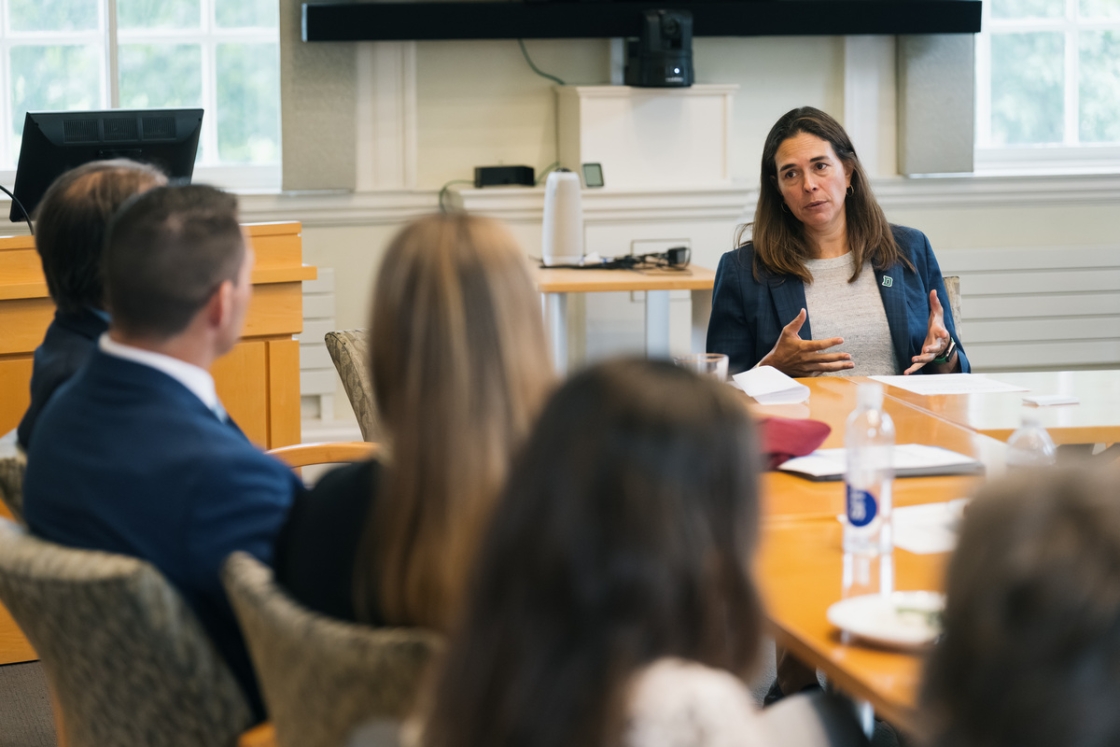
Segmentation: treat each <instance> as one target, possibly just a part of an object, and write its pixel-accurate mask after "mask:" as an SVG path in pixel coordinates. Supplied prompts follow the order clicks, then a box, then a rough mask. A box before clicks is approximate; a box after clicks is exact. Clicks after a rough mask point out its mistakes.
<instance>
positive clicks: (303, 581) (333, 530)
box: [275, 461, 384, 625]
mask: <svg viewBox="0 0 1120 747" xmlns="http://www.w3.org/2000/svg"><path fill="white" fill-rule="evenodd" d="M380 479H381V465H380V464H378V463H377V462H376V461H365V462H355V463H354V464H348V465H346V466H345V467H338V468H337V469H334V470H332V471H330V472H328V473H327V474H325V475H323V477H322V478H321V479H320V480H319V482H318V484H316V485H315V487H314V489H313V490H311V491H310V492H308V493H305V494H304V495H301V496H299V497H297V498H296V500H295V503H294V504H293V505H292V511H291V513H290V514H289V515H288V520H287V522H285V524H284V528H283V529H282V530H281V531H280V535H279V536H278V537H277V538H276V552H275V570H276V580H277V581H278V582H279V583H280V585H281V586H283V587H284V588H285V589H287V591H288V592H289V593H290V594H291V595H292V597H293V598H294V599H295V600H296V601H298V602H300V603H301V604H302V605H304V606H305V607H308V608H310V609H312V610H315V611H316V612H320V613H322V614H324V615H329V616H330V617H334V618H338V619H340V620H351V621H355V620H357V615H356V613H355V611H354V599H353V588H354V564H355V560H356V558H357V555H358V548H359V546H360V545H361V540H362V536H363V534H364V532H365V527H366V521H367V516H368V514H369V512H370V511H372V510H373V504H374V501H375V493H376V490H377V487H378V485H379V484H380ZM362 622H366V623H370V624H374V625H379V624H383V622H384V620H382V619H381V616H380V615H376V616H375V617H374V619H372V620H363V621H362Z"/></svg>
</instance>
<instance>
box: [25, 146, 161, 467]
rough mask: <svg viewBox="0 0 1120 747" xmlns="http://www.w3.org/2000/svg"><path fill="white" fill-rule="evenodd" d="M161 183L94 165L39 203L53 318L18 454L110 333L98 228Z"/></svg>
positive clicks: (124, 164) (142, 171)
mask: <svg viewBox="0 0 1120 747" xmlns="http://www.w3.org/2000/svg"><path fill="white" fill-rule="evenodd" d="M166 183H167V177H165V176H164V175H163V173H162V172H161V171H160V170H159V169H157V168H155V167H154V166H149V165H147V164H141V163H136V162H135V161H128V160H125V159H117V160H113V161H94V162H92V163H87V164H85V165H83V166H79V167H78V168H76V169H71V170H70V171H67V172H66V173H65V174H63V175H62V176H60V177H58V179H56V180H55V181H54V183H53V184H51V186H50V188H49V189H47V191H46V193H45V194H44V195H43V199H42V200H41V201H40V202H39V208H38V211H37V214H36V222H35V225H36V228H38V231H37V232H36V233H35V249H36V250H37V251H38V252H39V259H40V261H41V262H42V264H43V275H44V276H45V277H46V279H47V289H48V290H49V291H50V293H51V299H53V300H54V304H55V313H54V321H52V322H51V325H50V326H49V327H47V334H46V336H45V337H44V338H43V344H42V345H40V346H39V347H38V348H36V349H35V362H34V366H33V367H32V369H31V404H30V405H29V406H28V408H27V412H25V413H24V415H23V418H22V419H21V420H20V421H19V427H18V428H17V429H16V440H17V443H19V445H20V447H21V448H23V449H24V450H25V451H26V450H27V447H28V446H29V445H30V443H31V434H32V433H33V432H34V430H35V423H36V422H37V421H38V419H39V413H40V412H42V411H43V407H44V406H45V405H46V404H47V401H48V400H49V399H50V398H51V397H52V396H53V395H54V393H55V390H57V389H58V387H59V386H61V385H62V384H63V383H64V382H66V381H67V380H68V379H69V378H70V377H71V376H73V375H74V374H75V373H76V372H77V371H78V369H79V368H81V367H82V365H83V364H84V363H85V362H86V360H88V359H89V356H90V354H91V353H92V352H93V350H94V348H95V347H97V338H98V337H100V336H101V334H102V333H103V332H104V331H105V330H107V329H108V328H109V314H108V313H106V312H105V310H104V305H105V299H104V291H103V289H102V282H101V246H102V244H104V243H105V226H106V225H107V224H108V223H109V219H110V218H111V217H112V216H113V213H115V212H117V209H118V208H120V206H121V205H122V204H123V203H124V201H125V200H127V199H128V198H129V197H132V196H133V195H135V194H137V193H139V192H144V191H147V190H149V189H151V188H152V187H158V186H161V185H163V184H166Z"/></svg>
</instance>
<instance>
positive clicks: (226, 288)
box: [206, 280, 233, 329]
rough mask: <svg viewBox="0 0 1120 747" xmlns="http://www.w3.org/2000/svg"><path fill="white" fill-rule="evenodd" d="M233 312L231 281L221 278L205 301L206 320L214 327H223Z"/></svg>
mask: <svg viewBox="0 0 1120 747" xmlns="http://www.w3.org/2000/svg"><path fill="white" fill-rule="evenodd" d="M232 313H233V282H232V281H230V280H223V281H222V283H221V285H219V286H218V289H217V290H215V291H214V293H213V294H212V295H211V296H210V300H209V301H207V302H206V321H207V324H208V326H210V327H211V328H214V329H218V328H221V327H223V326H224V325H225V324H226V320H227V319H229V316H230V314H232Z"/></svg>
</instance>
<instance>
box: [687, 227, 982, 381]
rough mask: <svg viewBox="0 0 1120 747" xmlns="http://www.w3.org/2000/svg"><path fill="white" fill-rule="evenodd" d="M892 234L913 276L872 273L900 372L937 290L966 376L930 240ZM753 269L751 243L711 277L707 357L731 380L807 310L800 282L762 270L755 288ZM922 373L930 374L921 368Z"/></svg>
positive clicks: (905, 271)
mask: <svg viewBox="0 0 1120 747" xmlns="http://www.w3.org/2000/svg"><path fill="white" fill-rule="evenodd" d="M891 231H892V232H893V233H894V238H895V241H897V242H898V247H899V249H900V250H902V253H903V254H905V255H906V256H907V257H909V259H910V261H911V262H912V263H913V264H914V269H913V270H911V269H910V268H908V267H906V266H905V265H903V264H901V263H900V264H896V265H894V266H893V267H888V268H887V269H886V270H875V280H876V284H877V285H878V288H879V295H880V296H881V297H882V299H883V309H884V311H886V314H887V324H888V326H889V327H890V330H891V343H892V346H893V348H894V355H895V359H896V360H897V362H898V366H899V369H898V370H899V371H905V370H906V369H907V368H909V367H910V366H911V360H910V359H911V358H912V357H914V356H915V355H919V354H920V353H921V350H922V345H923V344H924V343H925V339H926V332H927V331H928V326H929V292H930V291H931V290H934V289H936V290H937V298H938V300H939V301H941V305H942V307H943V308H944V309H945V328H946V329H948V330H949V335H950V336H952V338H953V339H954V340H956V341H957V351H958V355H959V356H960V362H961V371H962V372H965V373H967V372H968V371H969V370H970V366H969V363H968V357H967V356H966V355H965V352H964V348H963V347H962V346H961V341H960V338H959V337H958V336H957V326H956V323H955V321H954V319H953V311H952V309H951V308H950V307H949V295H948V293H946V291H945V281H944V280H942V279H941V268H939V267H938V266H937V258H936V257H934V256H933V249H932V248H931V247H930V245H929V239H927V238H926V236H925V234H923V233H922V232H921V231H917V230H915V229H913V228H906V227H904V226H891ZM753 266H754V246H753V245H752V244H751V243H750V242H748V243H746V244H744V245H743V246H741V247H739V248H738V249H733V250H732V251H730V252H727V253H726V254H724V255H723V257H721V258H720V261H719V268H718V269H717V270H716V281H715V289H714V290H713V292H712V316H711V320H710V321H709V322H708V343H707V348H708V352H709V353H724V354H726V355H727V357H728V358H729V369H730V372H731V373H738V372H740V371H746V370H747V369H749V368H753V367H754V366H755V365H757V364H758V362H759V361H760V360H762V358H763V357H764V356H765V355H766V354H767V353H769V352H770V351H771V350H772V349H773V348H774V344H775V343H777V341H778V337H779V336H780V335H781V334H782V328H783V327H785V326H786V325H787V324H789V323H790V322H792V321H793V320H794V318H796V317H797V315H798V314H799V313H800V312H801V309H803V308H805V284H804V283H802V282H801V280H800V279H798V278H796V277H791V276H786V275H772V274H770V273H768V272H766V271H765V270H763V272H762V280H761V281H759V280H756V279H755V277H754V271H753ZM812 321H813V320H812V319H809V318H807V319H806V320H805V324H804V325H803V326H802V327H801V332H800V336H801V339H803V340H811V339H813V333H812V327H811V324H812ZM919 372H920V373H932V370H931V368H930V366H929V365H926V366H923V367H922V368H921V369H919Z"/></svg>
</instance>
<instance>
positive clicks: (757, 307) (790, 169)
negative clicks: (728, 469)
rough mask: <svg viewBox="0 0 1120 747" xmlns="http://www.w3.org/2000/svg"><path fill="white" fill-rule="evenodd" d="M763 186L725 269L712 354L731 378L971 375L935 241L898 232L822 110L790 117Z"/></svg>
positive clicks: (770, 141) (778, 131)
mask: <svg viewBox="0 0 1120 747" xmlns="http://www.w3.org/2000/svg"><path fill="white" fill-rule="evenodd" d="M761 182H762V183H761V187H760V191H759V198H758V207H757V209H756V210H755V219H754V223H753V224H750V225H749V226H746V227H744V230H746V229H747V228H750V229H752V240H751V241H748V242H746V243H745V244H743V245H742V246H740V247H739V248H738V249H734V250H732V251H730V252H728V253H727V254H725V255H723V257H722V258H721V259H720V263H719V269H718V270H717V271H716V281H715V290H714V293H713V296H712V317H711V321H710V323H709V325H708V344H707V348H708V352H711V353H725V354H726V355H727V356H728V357H729V358H730V368H731V371H732V373H735V372H738V371H743V370H746V369H748V368H752V367H753V366H756V365H765V366H773V367H774V368H776V369H778V370H779V371H782V372H783V373H786V374H788V375H790V376H819V375H821V374H835V375H842V376H873V375H883V374H900V373H901V374H911V373H916V372H922V373H952V372H957V371H963V372H967V371H968V370H969V365H968V358H967V357H965V354H964V350H963V349H962V348H961V346H960V340H959V339H958V338H957V331H956V326H955V324H954V320H953V315H952V312H951V311H950V309H949V303H948V300H947V298H948V296H947V295H946V292H945V283H944V281H943V280H942V278H941V270H940V269H939V268H938V266H937V260H936V258H934V256H933V250H932V249H931V248H930V245H929V239H927V238H926V237H925V235H924V234H923V233H922V232H921V231H916V230H914V229H912V228H904V227H902V226H892V225H890V224H889V223H887V219H886V217H885V216H884V215H883V211H882V209H881V208H880V207H879V204H878V203H877V202H876V201H875V197H874V195H872V194H871V188H870V185H869V183H868V180H867V175H866V174H865V173H864V171H863V167H862V166H860V163H859V159H858V158H857V157H856V153H855V149H854V148H853V147H852V142H851V140H850V139H849V138H848V134H847V133H846V132H844V128H843V127H841V126H840V123H839V122H837V121H836V120H835V119H833V118H832V117H830V116H829V115H827V114H825V113H824V112H822V111H820V110H819V109H814V108H812V107H802V108H800V109H794V110H793V111H791V112H789V113H787V114H785V115H784V116H783V117H782V118H781V119H779V120H778V122H777V123H776V124H775V125H774V127H773V128H772V129H771V130H770V134H769V135H768V136H767V138H766V144H765V146H764V148H763V151H762V179H761ZM742 233H743V232H742V231H740V234H739V237H740V238H741V237H742ZM736 243H738V241H737V242H736Z"/></svg>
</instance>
